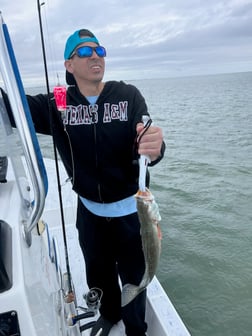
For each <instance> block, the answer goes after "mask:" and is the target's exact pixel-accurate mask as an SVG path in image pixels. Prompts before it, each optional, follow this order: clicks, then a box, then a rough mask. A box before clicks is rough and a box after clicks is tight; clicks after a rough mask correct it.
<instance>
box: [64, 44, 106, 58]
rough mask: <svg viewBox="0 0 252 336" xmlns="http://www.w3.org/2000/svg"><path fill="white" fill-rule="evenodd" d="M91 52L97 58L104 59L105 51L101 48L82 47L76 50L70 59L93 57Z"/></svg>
mask: <svg viewBox="0 0 252 336" xmlns="http://www.w3.org/2000/svg"><path fill="white" fill-rule="evenodd" d="M93 51H95V52H96V54H97V56H99V57H105V56H106V49H105V48H104V47H102V46H97V47H90V46H82V47H80V48H77V49H76V50H75V51H74V52H73V53H72V55H71V57H70V58H72V57H73V56H74V55H77V56H78V57H80V58H85V57H91V56H92V55H93Z"/></svg>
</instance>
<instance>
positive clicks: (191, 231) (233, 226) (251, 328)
mask: <svg viewBox="0 0 252 336" xmlns="http://www.w3.org/2000/svg"><path fill="white" fill-rule="evenodd" d="M133 84H135V85H136V86H137V87H138V88H139V89H140V90H141V91H142V93H143V94H144V96H145V98H146V100H147V103H148V106H149V109H150V112H151V114H152V117H153V119H154V122H155V124H157V125H160V126H162V127H163V131H164V135H165V140H166V143H167V151H166V156H165V158H164V159H163V161H162V162H161V163H160V164H159V165H158V166H156V167H155V168H151V175H152V191H153V193H154V194H155V196H156V198H157V200H158V203H159V205H160V211H161V215H162V231H163V241H162V244H163V247H162V256H161V262H160V267H159V271H158V278H159V280H160V281H161V283H162V285H163V286H164V288H165V290H166V292H167V293H168V295H169V297H170V299H171V300H172V302H173V304H174V305H175V307H176V309H177V311H178V312H179V314H180V316H181V317H182V318H183V320H184V322H185V324H186V325H187V327H188V329H189V330H190V332H191V334H192V335H195V336H225V335H228V336H237V335H239V336H246V335H251V334H252V319H251V315H252V272H251V271H252V267H251V263H252V94H251V93H252V91H251V88H252V72H250V73H240V74H228V75H216V76H204V77H191V78H177V79H165V80H164V79H162V80H148V81H135V82H133ZM40 142H41V144H42V152H43V153H44V155H45V156H49V157H50V156H51V155H52V150H51V147H52V145H51V140H50V139H49V138H47V137H40Z"/></svg>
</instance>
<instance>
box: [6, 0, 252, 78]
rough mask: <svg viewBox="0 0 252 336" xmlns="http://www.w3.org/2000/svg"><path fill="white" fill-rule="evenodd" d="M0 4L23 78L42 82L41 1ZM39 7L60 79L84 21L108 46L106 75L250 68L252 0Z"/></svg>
mask: <svg viewBox="0 0 252 336" xmlns="http://www.w3.org/2000/svg"><path fill="white" fill-rule="evenodd" d="M41 1H42V0H41ZM0 10H1V11H2V15H3V18H4V21H5V23H6V24H7V25H8V29H9V33H10V35H11V38H12V42H13V46H14V50H15V53H16V58H17V61H18V65H19V69H20V72H21V75H22V78H23V82H24V85H31V84H35V83H37V84H41V83H42V84H43V82H44V72H43V70H44V66H43V59H42V51H41V42H40V35H39V22H38V13H37V1H36V0H22V1H10V0H1V4H0ZM41 14H42V21H43V30H44V38H45V44H46V49H47V52H46V53H47V63H48V70H49V76H50V79H51V80H52V81H55V82H56V80H57V75H56V74H57V73H58V75H59V78H60V81H61V82H63V81H64V65H63V62H64V60H63V53H64V46H65V41H66V39H67V37H68V36H69V35H70V34H72V33H73V32H74V31H75V30H77V29H80V28H87V29H90V30H91V31H92V32H93V33H94V34H95V35H96V36H97V38H98V39H99V41H100V44H101V45H103V46H105V47H106V49H107V54H108V56H107V58H106V75H105V79H106V80H109V79H122V80H130V79H145V78H146V79H149V78H162V77H177V76H191V75H202V74H215V73H227V72H243V71H252V1H251V0H222V1H221V0H219V1H218V0H176V1H174V0H155V1H153V0H120V1H118V0H99V1H94V0H85V1H84V0H70V1H66V0H45V4H44V5H43V6H42V7H41ZM53 85H54V83H53Z"/></svg>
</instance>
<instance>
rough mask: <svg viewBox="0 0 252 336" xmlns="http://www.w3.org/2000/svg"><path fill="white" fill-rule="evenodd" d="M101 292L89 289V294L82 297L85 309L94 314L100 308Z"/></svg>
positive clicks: (96, 289) (98, 289) (97, 289)
mask: <svg viewBox="0 0 252 336" xmlns="http://www.w3.org/2000/svg"><path fill="white" fill-rule="evenodd" d="M102 295H103V292H102V290H101V289H100V288H91V289H90V290H89V292H87V293H86V294H84V295H83V298H84V300H85V301H86V305H87V307H88V308H87V309H88V310H89V311H93V312H94V313H96V312H97V311H98V310H99V308H100V306H101V298H102Z"/></svg>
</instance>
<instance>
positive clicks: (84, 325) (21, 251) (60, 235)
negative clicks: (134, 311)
mask: <svg viewBox="0 0 252 336" xmlns="http://www.w3.org/2000/svg"><path fill="white" fill-rule="evenodd" d="M1 20H2V17H1ZM0 72H1V76H2V79H3V82H4V84H5V88H6V91H7V93H8V96H9V100H10V103H11V107H12V111H13V117H14V120H15V123H16V129H15V130H13V129H12V127H11V123H10V120H9V117H8V114H7V112H6V106H5V103H4V100H3V97H2V94H0V335H4V336H14V335H15V336H42V335H43V336H81V335H84V336H85V335H89V334H90V329H91V327H92V326H93V325H94V323H95V321H96V320H97V318H98V316H99V302H100V293H99V290H98V289H95V288H91V289H89V288H88V286H87V284H86V281H85V267H84V260H83V257H82V253H81V250H80V247H79V243H78V237H77V230H76V228H75V213H76V195H75V194H74V192H73V191H72V189H71V183H70V182H69V181H68V179H67V175H66V172H65V170H64V167H63V165H62V163H61V161H60V160H58V159H57V158H55V159H46V158H44V157H43V156H42V154H41V150H40V146H39V141H38V139H37V135H36V133H35V131H34V128H33V125H32V122H31V117H30V114H29V108H28V104H27V101H26V97H25V93H24V89H23V86H22V81H21V78H20V75H19V72H18V67H17V64H16V61H15V55H14V52H13V49H12V45H11V41H10V37H9V35H8V30H7V26H6V25H5V23H4V22H3V20H2V22H1V31H0ZM146 321H147V323H148V336H172V335H173V336H188V335H190V334H189V331H188V330H187V328H186V326H185V325H184V323H183V321H182V319H181V318H180V316H179V315H178V313H177V311H176V309H175V308H174V306H173V304H172V303H171V301H170V300H169V298H168V296H167V294H166V293H165V291H164V289H163V288H162V286H161V284H160V282H159V281H158V279H157V278H156V277H154V279H153V280H152V282H151V283H150V284H149V286H148V288H147V308H146ZM110 335H111V336H119V335H121V336H122V335H125V332H124V325H123V323H122V322H119V323H118V324H117V325H115V326H114V327H113V328H112V330H111V332H110Z"/></svg>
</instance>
